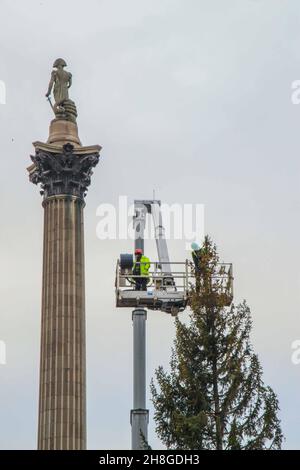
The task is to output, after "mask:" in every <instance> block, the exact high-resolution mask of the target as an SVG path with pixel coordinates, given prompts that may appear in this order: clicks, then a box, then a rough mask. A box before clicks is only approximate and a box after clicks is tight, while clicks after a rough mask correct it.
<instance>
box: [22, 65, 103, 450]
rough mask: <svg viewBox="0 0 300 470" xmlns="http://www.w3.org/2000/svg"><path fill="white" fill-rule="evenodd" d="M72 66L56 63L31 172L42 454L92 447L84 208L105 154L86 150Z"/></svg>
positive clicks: (29, 169)
mask: <svg viewBox="0 0 300 470" xmlns="http://www.w3.org/2000/svg"><path fill="white" fill-rule="evenodd" d="M66 65H67V64H66V62H65V61H64V60H63V59H57V60H56V61H55V62H54V64H53V69H54V70H53V71H52V74H51V80H50V83H49V88H48V91H47V94H46V96H47V98H48V100H49V102H50V104H51V107H52V109H53V112H54V114H55V118H54V119H53V120H52V121H51V123H50V129H49V138H48V140H47V142H46V143H43V142H34V143H33V145H34V148H35V155H34V156H31V160H32V162H33V163H32V165H31V166H30V167H29V168H28V172H29V179H30V181H31V182H32V183H34V184H39V185H40V188H41V191H40V193H41V195H42V196H43V203H42V205H43V207H44V242H43V286H42V322H41V357H40V388H39V416H38V449H85V448H86V362H85V291H84V229H83V209H84V206H85V203H84V198H85V196H86V193H87V188H88V186H89V185H90V183H91V175H92V170H93V168H94V167H95V166H96V165H97V163H98V161H99V152H100V150H101V147H100V146H99V145H93V146H89V147H83V146H82V145H81V142H80V140H79V137H78V129H77V124H76V117H77V111H76V106H75V103H74V102H73V101H71V100H70V99H69V93H68V91H69V87H70V86H71V83H72V75H71V73H70V72H67V71H66V70H65V69H64V68H65V67H66ZM52 88H53V95H54V100H55V103H54V104H53V105H52V102H51V98H50V95H51V92H52Z"/></svg>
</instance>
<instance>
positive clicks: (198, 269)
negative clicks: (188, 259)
mask: <svg viewBox="0 0 300 470" xmlns="http://www.w3.org/2000/svg"><path fill="white" fill-rule="evenodd" d="M191 248H192V258H193V262H194V267H195V276H196V291H197V292H199V289H200V275H201V273H202V272H203V266H202V260H201V257H202V256H203V254H204V248H201V247H200V246H199V245H198V243H196V242H193V243H192V244H191Z"/></svg>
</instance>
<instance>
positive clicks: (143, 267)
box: [132, 255, 150, 276]
mask: <svg viewBox="0 0 300 470" xmlns="http://www.w3.org/2000/svg"><path fill="white" fill-rule="evenodd" d="M139 263H141V264H139ZM149 269H150V260H149V258H147V256H144V255H143V256H142V257H141V259H140V261H134V263H133V267H132V273H133V274H135V275H136V276H149Z"/></svg>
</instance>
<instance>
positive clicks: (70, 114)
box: [46, 58, 77, 122]
mask: <svg viewBox="0 0 300 470" xmlns="http://www.w3.org/2000/svg"><path fill="white" fill-rule="evenodd" d="M66 66H67V64H66V62H65V60H64V59H61V58H60V59H56V61H55V62H54V64H53V68H54V69H56V70H52V73H51V79H50V82H49V86H48V91H47V93H46V97H47V98H48V101H49V103H50V105H51V108H52V109H53V112H54V114H55V117H56V119H63V120H66V121H72V122H76V117H77V110H76V106H75V103H74V101H72V100H70V99H69V88H70V86H71V85H72V74H71V73H70V72H67V71H66V70H64V67H66ZM52 88H53V95H54V100H55V104H54V106H53V105H52V102H51V98H50V95H51V92H52Z"/></svg>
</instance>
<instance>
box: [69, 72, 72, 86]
mask: <svg viewBox="0 0 300 470" xmlns="http://www.w3.org/2000/svg"><path fill="white" fill-rule="evenodd" d="M71 85H72V74H71V73H70V72H69V84H68V88H70V86H71Z"/></svg>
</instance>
